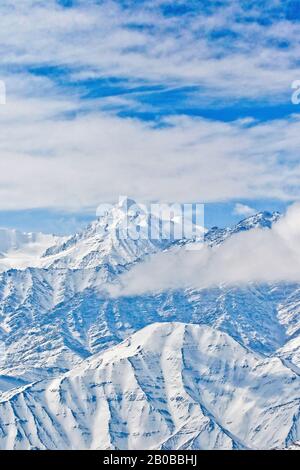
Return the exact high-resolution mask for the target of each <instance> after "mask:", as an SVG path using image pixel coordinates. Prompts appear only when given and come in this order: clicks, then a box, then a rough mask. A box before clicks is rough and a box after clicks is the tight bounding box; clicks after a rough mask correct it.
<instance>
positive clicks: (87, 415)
mask: <svg viewBox="0 0 300 470" xmlns="http://www.w3.org/2000/svg"><path fill="white" fill-rule="evenodd" d="M299 404H300V376H299V375H297V374H296V373H295V372H294V371H292V370H291V369H289V368H287V367H285V366H284V365H283V363H282V362H281V361H280V359H278V358H269V359H266V358H264V357H262V356H260V355H257V354H254V353H252V352H251V351H249V350H247V349H246V348H244V347H242V346H241V345H240V344H238V343H237V342H236V341H234V340H233V339H232V338H230V337H229V336H228V335H227V334H225V333H221V332H219V331H217V330H214V329H211V328H209V327H205V326H197V325H185V324H180V323H165V324H153V325H151V326H149V327H147V328H146V329H144V330H141V331H139V332H138V333H136V334H134V335H133V336H131V337H129V338H128V339H127V340H126V341H125V342H124V343H122V344H120V345H118V346H115V347H114V348H111V349H109V350H108V351H106V352H104V353H101V354H98V355H96V356H93V357H92V358H91V359H89V360H87V361H84V362H83V363H82V364H81V365H80V366H79V367H77V368H75V369H74V370H72V371H71V372H69V373H67V374H65V375H63V376H61V377H59V378H56V379H54V380H51V381H43V382H39V383H37V384H35V385H32V386H27V387H26V386H25V387H23V388H22V387H21V388H20V389H18V390H17V391H14V392H9V393H5V394H4V395H3V397H2V399H1V402H0V429H1V435H0V448H2V449H5V448H9V449H12V448H14V449H32V448H38V449H43V448H47V449H91V448H93V449H109V448H110V449H111V448H116V449H127V448H130V449H139V448H146V449H151V448H154V449H157V448H163V449H180V448H190V449H194V448H197V449H220V448H222V449H232V448H241V449H242V448H251V449H255V448H260V449H262V448H266V449H273V448H281V447H287V446H289V445H291V444H292V443H293V442H295V441H297V440H299V438H300V420H299V416H300V413H299V411H300V408H299Z"/></svg>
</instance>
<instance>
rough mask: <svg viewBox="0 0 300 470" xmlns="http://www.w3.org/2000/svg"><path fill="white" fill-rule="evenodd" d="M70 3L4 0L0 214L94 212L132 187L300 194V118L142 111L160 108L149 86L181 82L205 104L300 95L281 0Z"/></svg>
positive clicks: (292, 29)
mask: <svg viewBox="0 0 300 470" xmlns="http://www.w3.org/2000/svg"><path fill="white" fill-rule="evenodd" d="M63 3H64V2H57V1H54V0H49V1H47V2H44V3H43V2H40V1H37V0H26V1H23V2H19V1H18V2H17V1H12V0H3V1H2V2H1V5H0V16H1V30H0V44H1V46H0V51H1V65H0V74H1V75H0V78H1V79H2V80H5V82H6V88H7V104H6V105H5V106H0V210H17V209H32V208H55V209H57V208H59V209H64V210H78V209H91V208H96V207H97V205H98V204H99V203H100V202H104V201H106V202H111V201H114V200H117V199H118V196H119V195H120V194H127V195H129V196H131V197H134V198H135V199H137V200H140V201H144V200H164V201H181V202H189V201H199V202H208V201H224V200H228V199H232V198H235V199H238V198H241V199H242V198H243V199H251V198H278V199H283V200H295V199H299V197H300V189H299V188H300V162H299V156H298V152H299V148H300V121H299V117H298V116H297V115H295V116H290V117H286V118H283V119H274V120H272V121H269V122H265V123H263V122H256V121H254V120H253V119H246V120H236V121H232V122H223V121H222V120H213V119H204V118H197V117H191V116H190V117H187V116H182V115H177V116H173V117H167V116H165V115H162V116H160V115H159V114H158V116H157V118H156V119H152V120H150V121H147V120H145V121H142V120H140V119H138V118H137V117H134V112H135V111H137V110H139V111H141V112H145V113H147V112H148V111H149V110H151V109H152V108H151V107H152V106H153V105H152V104H151V102H150V103H149V102H146V101H145V96H146V95H147V93H149V90H152V93H155V90H157V92H158V93H159V91H160V90H164V91H166V92H167V91H172V90H179V91H180V90H181V91H180V92H181V93H182V94H183V95H184V96H185V100H190V101H191V102H192V103H194V104H195V106H196V107H197V106H205V105H206V104H207V103H210V104H211V103H215V104H218V105H219V104H220V102H222V101H223V102H224V105H227V104H228V103H231V102H237V103H242V101H241V100H244V99H246V100H253V102H260V100H267V101H269V102H271V103H275V104H276V103H281V102H286V100H289V99H290V91H291V90H290V84H291V82H292V80H294V79H295V77H296V78H297V76H298V75H299V76H300V68H299V63H298V61H297V57H298V56H299V39H300V23H299V22H297V21H293V20H290V18H289V15H288V10H287V9H286V8H279V7H278V3H279V2H277V1H275V0H273V1H269V2H267V4H268V9H267V10H266V11H267V13H266V14H265V13H264V2H262V3H261V7H259V8H258V7H254V6H253V7H251V6H248V7H247V8H246V6H245V5H243V6H241V4H240V2H238V1H235V0H231V1H229V2H226V6H224V5H223V7H222V8H220V7H219V6H218V3H219V2H193V1H191V2H181V1H179V2H176V5H174V2H169V1H166V0H165V1H162V0H155V1H151V2H150V1H140V2H134V1H133V2H116V1H104V2H97V1H92V0H91V1H89V2H87V1H76V2H72V5H73V6H72V7H68V8H66V7H64V6H63ZM245 3H248V2H245ZM178 11H179V12H181V13H180V14H178ZM33 25H34V27H33ZM274 58H276V60H275V59H274ZM115 82H117V83H119V82H120V83H121V84H122V86H121V85H120V86H121V89H120V90H119V91H118V93H116V94H114V93H113V92H112V91H110V92H108V91H107V89H105V86H106V88H109V87H110V86H111V84H114V83H115ZM103 87H104V89H103ZM187 90H189V92H187ZM105 92H107V94H106V93H105ZM93 93H94V95H93ZM101 93H103V95H101ZM239 100H240V101H239ZM150 101H151V100H150ZM154 101H155V99H154V98H153V99H152V102H154ZM262 102H265V101H262ZM162 106H163V105H162ZM158 108H159V105H158ZM155 110H157V108H155V109H154V111H155ZM152 111H153V109H152ZM295 111H296V109H295ZM122 112H123V113H125V115H124V114H123V115H122ZM183 112H184V110H183ZM126 113H127V114H126ZM130 113H131V114H130ZM132 113H133V114H132Z"/></svg>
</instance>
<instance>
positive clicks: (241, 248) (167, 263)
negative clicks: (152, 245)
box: [109, 204, 300, 296]
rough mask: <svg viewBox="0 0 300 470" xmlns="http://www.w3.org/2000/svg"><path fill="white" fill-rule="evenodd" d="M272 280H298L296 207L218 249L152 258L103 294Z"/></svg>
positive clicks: (298, 214)
mask: <svg viewBox="0 0 300 470" xmlns="http://www.w3.org/2000/svg"><path fill="white" fill-rule="evenodd" d="M277 281H290V282H294V281H295V282H297V281H300V204H294V205H293V206H291V207H290V208H289V209H288V210H287V213H286V214H285V216H283V217H282V218H281V219H280V220H279V221H278V222H276V223H275V224H274V225H273V227H272V229H262V228H255V229H253V230H250V231H248V232H240V233H237V234H235V235H233V236H232V237H230V238H229V239H227V240H226V241H225V242H224V243H223V244H222V245H221V246H219V247H209V246H206V245H205V246H203V248H202V249H201V250H200V251H187V250H185V249H184V248H181V249H178V250H177V251H170V252H164V253H160V254H157V255H154V256H152V257H151V258H149V259H148V260H147V261H145V262H144V263H143V264H140V265H137V266H136V267H134V268H133V269H131V270H130V271H129V272H128V273H126V274H124V275H123V276H122V278H121V286H117V287H116V286H113V287H110V289H109V292H110V294H111V295H112V296H123V295H125V296H130V295H140V294H145V293H153V292H159V291H163V290H166V289H179V288H189V287H192V288H208V287H213V286H216V285H219V284H224V283H225V284H229V285H239V284H247V283H250V282H263V283H269V282H277Z"/></svg>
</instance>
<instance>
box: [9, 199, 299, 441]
mask: <svg viewBox="0 0 300 470" xmlns="http://www.w3.org/2000/svg"><path fill="white" fill-rule="evenodd" d="M124 216H125V208H124V207H123V206H122V204H121V205H118V206H116V207H114V208H113V209H112V211H111V212H110V213H107V214H106V215H105V216H104V217H101V219H99V220H96V221H95V222H94V223H92V224H90V225H89V226H88V227H87V228H86V229H85V230H83V231H82V232H80V233H78V234H76V235H74V236H72V237H69V238H64V239H60V238H51V237H48V238H47V239H46V238H45V239H43V238H39V237H36V238H34V237H33V238H34V239H33V241H29V242H28V243H27V242H26V241H25V242H24V243H23V244H22V243H21V242H20V243H19V244H16V243H15V245H13V244H12V243H11V244H10V245H7V246H8V248H7V252H9V251H14V253H16V252H18V253H19V256H20V258H22V259H23V263H22V264H20V263H19V264H18V263H16V265H14V267H13V269H7V268H8V266H6V267H5V266H4V268H3V270H2V271H3V272H2V273H0V346H2V347H0V356H1V357H0V397H1V398H0V401H1V404H0V407H1V410H0V416H3V417H4V418H3V419H4V421H2V424H1V418H0V429H1V426H2V429H4V430H5V431H4V432H3V433H2V434H3V435H2V441H1V439H0V448H12V447H16V448H23V447H25V448H29V447H39V448H45V447H46V448H79V447H80V448H81V447H83V448H109V447H119V448H126V447H131V448H137V447H139V446H140V447H146V446H147V447H149V448H150V447H151V446H152V447H165V448H181V447H185V446H186V447H189V448H235V447H241V448H244V447H250V448H255V447H265V448H270V447H272V448H273V447H287V446H290V445H293V442H296V441H297V440H298V441H299V435H298V434H299V433H298V431H299V424H298V417H297V418H296V417H295V416H296V405H295V403H296V402H297V400H298V402H297V403H298V405H299V395H298V397H297V396H296V388H295V389H294V385H293V384H296V385H297V386H298V388H299V379H298V376H299V373H300V372H299V367H300V364H299V362H300V361H299V357H300V352H299V351H300V349H299V348H300V342H299V337H300V315H299V311H300V286H299V285H297V284H291V283H289V284H287V283H286V284H283V283H279V284H276V285H255V284H249V285H248V286H244V287H241V286H240V287H238V286H237V287H232V286H231V287H229V286H225V285H222V286H216V287H215V288H211V289H201V290H195V289H181V290H176V291H166V292H161V293H159V294H151V295H140V296H134V297H119V298H111V297H110V296H109V295H108V292H107V289H106V284H107V283H108V282H118V276H119V275H120V274H122V273H123V272H124V271H125V270H130V269H131V267H132V266H134V265H136V264H137V263H139V262H141V261H142V260H144V259H145V257H146V256H151V255H152V254H153V253H156V252H158V251H162V250H169V249H173V247H174V245H179V246H181V245H182V244H187V243H190V244H192V243H194V242H195V240H185V239H183V240H177V241H174V240H173V241H167V240H159V239H155V240H151V239H150V240H149V239H147V238H146V237H145V238H139V239H138V240H133V239H130V238H129V239H128V238H127V239H124V240H120V237H119V236H118V235H119V230H120V229H121V228H122V227H123V220H124ZM132 218H133V219H132V222H133V223H135V222H136V218H138V220H139V224H140V226H141V227H142V230H147V223H146V221H145V219H144V218H143V214H141V213H134V214H132ZM278 218H279V214H278V213H273V214H271V213H268V212H262V213H259V214H257V215H255V216H251V217H249V218H248V219H245V220H243V221H242V222H240V223H239V224H237V225H236V226H235V227H233V228H228V229H217V228H213V229H212V230H210V231H208V232H207V233H206V234H205V242H206V243H208V244H209V245H214V246H218V245H220V244H221V243H222V242H223V241H224V240H225V239H227V238H228V237H230V236H231V235H233V234H235V233H238V232H241V231H245V230H251V229H253V228H257V227H261V228H262V229H265V230H268V229H269V228H270V227H271V225H272V223H273V222H275V221H276V220H278ZM29 239H30V237H29ZM27 240H28V239H27ZM196 241H197V240H196ZM30 243H33V244H34V243H40V249H39V251H36V255H34V256H32V258H31V259H30V258H29V257H27V258H26V256H23V257H22V256H21V253H22V252H23V254H24V253H25V252H26V250H27V248H28V245H30ZM2 246H3V247H4V242H3V245H2ZM42 248H43V249H42ZM11 259H13V257H12V258H11ZM15 259H16V258H14V260H15ZM11 266H13V262H11ZM157 322H159V325H155V326H153V324H155V323H157ZM174 322H182V323H184V324H185V326H182V325H181V326H180V325H178V324H177V323H174ZM188 324H193V326H188ZM151 325H152V326H151ZM197 325H200V326H197ZM206 325H209V326H210V327H211V328H213V330H211V329H210V328H207V327H206ZM147 326H148V327H147ZM144 327H147V328H146V330H143V328H144ZM140 330H142V331H140ZM183 331H184V333H183ZM221 331H223V332H224V333H225V334H224V333H221ZM167 332H168V333H167ZM195 332H196V333H195ZM203 332H205V334H204V333H203ZM131 335H133V336H131ZM205 335H207V337H208V338H210V340H209V341H210V342H211V344H209V345H208V343H207V342H206V340H204V336H205ZM168 336H170V337H171V338H174V343H173V342H172V341H173V340H172V341H171V343H170V345H171V346H172V347H171V349H170V352H168V347H167V346H166V344H165V343H166V342H167V341H168V340H167V339H164V338H168ZM188 337H189V338H193V341H194V343H193V342H188V343H186V342H185V340H186V338H188ZM126 338H130V340H129V341H130V342H132V343H134V344H136V349H137V351H140V350H141V351H144V352H145V351H146V352H145V355H144V356H143V358H144V362H143V363H141V362H140V361H141V358H140V356H139V355H138V357H139V359H138V360H135V358H136V353H134V354H133V358H132V359H130V360H129V359H128V357H127V356H126V354H125V353H124V351H128V347H127V346H124V344H126V343H123V344H122V345H121V343H122V341H124V340H126ZM147 338H148V339H147ZM176 338H177V339H176ZM179 338H181V339H180V340H179ZM220 338H223V339H224V338H226V343H227V342H228V344H229V346H228V351H229V353H228V355H226V354H225V355H224V354H221V355H222V358H223V356H224V361H225V359H226V361H227V362H226V361H225V362H224V363H222V364H221V365H220V370H219V369H218V368H217V372H218V373H217V372H215V371H214V369H213V368H214V367H215V365H214V366H213V368H212V369H211V366H210V362H207V360H208V359H209V351H210V348H212V350H213V351H215V353H214V356H215V359H216V361H218V360H221V359H220V358H219V359H217V358H218V351H219V349H220V347H219V345H220V341H221V340H220ZM223 339H222V341H223ZM200 340H201V344H203V348H204V349H203V351H207V357H206V356H205V355H204V356H200V355H199V354H200V352H199V350H198V349H199V348H198V346H197V345H198V342H199V341H200ZM145 341H146V342H145ZM191 341H192V340H191ZM222 341H221V343H222ZM224 341H225V340H224ZM152 342H153V344H152ZM176 342H177V343H176ZM156 344H157V347H156ZM174 344H178V348H179V349H180V351H181V352H180V354H181V356H180V357H179V356H178V351H177V349H176V347H175V346H174ZM222 344H223V343H222ZM151 345H152V346H151ZM233 345H234V346H233ZM224 347H225V346H224ZM124 348H125V349H124ZM151 348H152V349H151ZM222 348H223V346H222ZM222 348H221V349H222ZM237 349H238V350H239V352H238V355H237V356H235V355H236V354H237V353H236V351H237ZM225 350H227V346H226V347H225ZM124 354H125V356H124ZM166 354H167V357H168V358H169V359H168V360H170V361H175V362H174V364H173V362H172V364H171V367H170V370H173V369H174V370H175V369H176V367H177V368H178V367H179V369H180V370H181V372H180V374H181V376H182V377H189V371H190V370H193V371H194V372H193V373H194V374H195V377H196V376H197V377H198V378H199V377H201V375H199V374H200V369H199V368H202V367H203V369H201V374H202V375H203V376H204V377H206V379H205V380H204V381H203V382H201V384H200V385H201V387H200V385H199V383H200V382H199V381H198V382H199V383H198V382H197V381H196V382H193V383H192V382H190V380H191V379H190V378H189V381H185V380H184V378H181V381H180V380H179V379H178V380H179V383H178V384H176V387H179V388H178V390H180V396H179V397H177V398H173V395H172V393H171V390H172V387H174V386H175V385H174V383H173V382H172V380H173V376H172V377H171V376H169V375H167V374H165V373H164V374H163V375H162V376H161V372H159V371H160V368H161V367H162V361H167V359H166V357H165V355H166ZM193 354H194V355H195V357H194V359H193V357H192V355H193ZM203 354H204V353H203ZM231 355H232V357H231V359H230V357H229V356H231ZM244 355H249V357H251V361H252V362H251V364H252V365H251V368H250V369H248V368H247V367H243V368H241V367H237V366H236V364H237V362H238V361H240V357H244ZM169 356H170V357H169ZM187 357H189V360H187V359H186V358H187ZM247 357H248V356H247ZM103 358H106V359H104V362H105V361H106V362H105V364H106V365H105V367H104V365H103V364H104V363H103ZM109 358H111V359H109ZM176 358H177V359H176ZM200 359H201V361H200ZM118 361H119V362H118ZM192 361H195V364H194V363H192ZM118 363H120V364H123V365H124V374H123V373H121V372H120V370H121V369H120V367H121V366H117V365H116V364H118ZM129 363H130V364H131V367H132V368H133V369H134V370H133V371H132V372H134V374H135V377H136V381H137V384H135V387H133V390H134V391H132V393H131V392H130V393H129V392H128V390H127V388H126V380H127V372H126V373H125V370H127V369H126V367H129V365H128V364H129ZM198 363H199V364H198ZM261 363H263V365H261ZM91 364H92V366H91ZM218 364H220V363H219V362H218ZM254 364H256V365H254ZM196 365H197V367H198V366H199V368H198V369H197V368H196ZM115 366H116V367H115ZM150 366H151V367H150ZM152 366H153V370H155V371H156V372H155V374H156V373H157V374H158V375H151V374H152V372H151V368H152ZM91 368H92V369H93V372H91ZM179 369H178V371H179ZM277 369H278V374H277V372H276V373H275V376H273V375H272V370H273V372H274V371H275V370H276V371H277ZM176 370H177V369H176ZM206 370H207V374H208V375H207V374H206V373H205V371H206ZM260 370H263V371H264V372H263V373H262V375H260ZM100 371H101V372H100ZM236 371H240V372H239V373H238V372H236ZM216 373H217V377H218V379H217V380H216V381H214V380H213V379H212V382H211V383H210V379H209V377H210V376H211V377H213V376H214V374H216ZM107 374H108V376H109V377H110V378H109V379H107V380H108V381H107V382H105V377H106V376H107ZM109 374H111V375H109ZM128 374H129V372H128ZM159 374H160V375H159ZM178 374H179V372H178ZM180 374H179V375H180ZM197 374H198V375H197ZM236 374H237V375H236ZM273 379H274V380H273ZM281 379H282V381H281ZM41 381H42V382H41ZM252 381H253V383H255V384H256V385H255V387H254V389H253V390H252V389H251V386H250V383H252ZM150 383H151V384H152V385H153V384H154V391H155V390H156V392H155V400H154V402H152V399H151V396H152V395H151V393H152V392H153V391H152V392H151V390H149V395H147V393H148V392H147V393H146V391H145V390H146V389H147V386H148V385H147V384H150ZM212 383H213V384H214V385H213V388H214V390H215V396H214V397H213V398H212V396H210V395H209V393H212V392H209V390H212V389H211V388H210V387H212ZM268 383H272V387H273V385H274V390H280V391H281V393H280V394H279V393H278V394H276V393H274V392H273V391H272V392H271V388H270V390H269V392H270V393H269V394H268V393H267V392H266V388H265V387H267V385H268ZM290 383H291V384H292V385H290ZM59 384H63V386H62V390H63V391H60V392H57V390H60V387H61V385H59ZM75 384H76V386H75ZM101 384H102V385H101ZM103 384H107V387H108V389H107V390H106V385H105V386H103ZM108 384H109V386H108ZM172 384H173V385H172ZM128 386H129V384H128ZM57 387H58V388H57ZM64 387H65V388H64ZM76 387H77V390H75V388H76ZM103 387H104V388H103ZM155 387H156V388H155ZM199 387H200V388H199ZM205 388H207V391H205ZM244 389H245V390H244ZM250 389H251V393H250ZM147 390H148V389H147ZM199 390H201V396H200V395H199V393H200V392H199ZM227 390H228V393H227ZM272 390H273V388H272ZM294 390H295V394H294ZM184 391H185V392H187V393H188V394H190V393H191V396H190V398H189V400H190V399H192V402H190V401H186V400H188V399H187V398H186V395H185V392H184ZM1 392H2V395H1ZM98 392H99V394H98ZM110 393H115V395H113V396H114V397H119V401H120V403H121V404H120V407H118V406H117V400H116V398H114V399H111V395H110ZM128 393H129V395H128ZM143 393H146V395H147V397H148V396H149V397H150V398H149V400H148V399H147V400H148V401H147V400H146V402H145V403H143V400H142V399H141V400H140V399H138V398H137V397H140V396H142V395H141V394H143ZM153 393H154V392H153ZM57 394H58V395H57ZM227 394H228V396H230V400H229V398H228V400H229V401H226V396H227ZM223 395H224V396H223ZM279 395H280V396H279ZM58 396H59V397H60V399H58ZM204 396H206V399H205V400H204V401H203V397H204ZM128 397H129V398H128ZM166 397H167V398H166ZM180 397H181V398H180ZM260 397H263V398H264V400H263V399H262V398H260ZM171 398H172V399H171ZM244 399H245V403H251V407H252V412H251V413H250V412H249V414H250V415H251V417H249V416H248V415H247V413H246V416H247V418H245V419H246V421H247V423H248V424H247V423H246V422H243V423H240V422H239V421H238V420H237V418H236V417H235V416H236V410H237V409H238V407H239V404H241V406H242V403H244V401H243V400H244ZM126 400H129V401H130V403H131V405H130V407H129V405H128V402H127V401H126ZM193 400H194V401H195V403H194V402H193ZM222 400H225V401H224V402H223V401H222ZM115 402H116V403H115ZM173 402H174V403H173ZM177 402H178V403H177ZM181 402H182V403H183V404H185V405H182V408H181ZM217 402H220V403H226V407H228V413H229V415H228V420H227V421H226V422H224V421H223V418H222V419H221V414H225V415H226V412H225V411H224V410H225V408H224V409H222V410H221V408H220V409H218V407H217V406H216V403H217ZM276 403H277V405H276ZM175 404H176V406H175ZM143 405H145V406H144V407H143ZM173 405H174V406H173ZM294 405H295V406H294ZM220 406H221V405H220ZM245 406H246V405H245ZM249 406H250V405H249ZM160 407H161V408H160ZM224 407H225V405H224ZM277 407H278V408H277ZM231 409H232V410H234V411H232V415H231V414H230V413H231V411H229V410H231ZM255 409H257V413H254V411H253V410H255ZM16 410H18V411H16ZM33 410H34V411H33ZM126 410H131V411H130V413H129V411H128V413H127V414H126ZM184 410H185V411H184ZM187 410H188V411H187ZM193 410H195V414H193V413H194V411H193ZM19 411H20V413H21V414H20V416H21V415H22V418H20V419H19V420H17V419H16V416H17V414H18V413H19ZM277 411H278V413H277ZM30 413H31V414H30ZM189 415H190V418H188V416H189ZM252 415H253V416H252ZM71 416H72V417H71ZM99 416H100V417H101V420H102V421H101V423H102V422H103V426H104V427H103V432H101V433H99V428H98V426H99V424H98V423H99V419H100V418H99ZM292 416H294V418H293V419H294V421H293V422H294V423H297V424H295V425H294V427H292V425H291V419H292ZM273 419H274V420H275V421H274V420H273ZM281 419H282V422H281V421H280V420H281ZM276 420H277V421H276ZM230 421H232V423H231V422H230ZM276 426H277V428H276ZM118 429H119V431H118ZM6 430H7V432H6ZM199 430H201V432H200V431H199ZM266 430H268V432H267V431H266ZM273 431H274V432H273ZM279 431H280V432H279ZM148 438H149V439H148ZM97 439H98V440H97ZM143 442H144V444H143Z"/></svg>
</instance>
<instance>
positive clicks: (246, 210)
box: [233, 202, 256, 217]
mask: <svg viewBox="0 0 300 470" xmlns="http://www.w3.org/2000/svg"><path fill="white" fill-rule="evenodd" d="M255 212H256V210H255V209H253V207H250V206H247V205H246V204H241V203H240V202H237V203H236V204H235V206H234V209H233V213H234V214H235V215H240V216H243V217H249V216H250V215H253V214H255Z"/></svg>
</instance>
